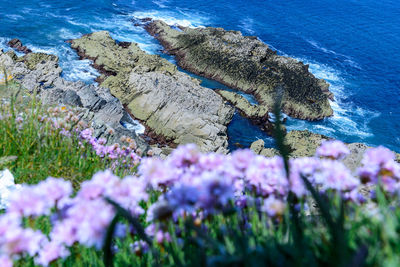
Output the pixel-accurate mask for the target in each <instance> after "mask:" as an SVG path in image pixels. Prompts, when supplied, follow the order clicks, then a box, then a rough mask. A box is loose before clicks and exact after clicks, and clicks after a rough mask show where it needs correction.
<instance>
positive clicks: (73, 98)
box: [0, 50, 149, 152]
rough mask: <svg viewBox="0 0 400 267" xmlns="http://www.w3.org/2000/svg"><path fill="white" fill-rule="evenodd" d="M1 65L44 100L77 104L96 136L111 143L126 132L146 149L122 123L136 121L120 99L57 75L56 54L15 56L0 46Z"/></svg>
mask: <svg viewBox="0 0 400 267" xmlns="http://www.w3.org/2000/svg"><path fill="white" fill-rule="evenodd" d="M2 67H4V68H5V69H6V70H7V72H8V73H9V74H11V75H12V76H13V77H14V79H15V81H17V82H18V83H19V84H20V85H21V86H22V88H24V89H26V90H27V91H29V92H31V93H33V92H35V93H37V95H38V97H39V98H40V99H41V100H42V102H43V103H44V104H49V105H57V104H65V105H70V106H75V107H81V109H80V110H81V115H82V120H84V121H86V122H88V123H89V125H90V126H91V127H92V128H93V129H94V130H95V135H96V136H97V137H105V138H107V139H108V140H109V142H110V143H113V142H117V141H119V139H120V137H122V136H127V137H131V138H133V139H134V140H135V141H136V144H137V146H138V148H140V149H141V150H142V151H143V152H146V151H147V150H148V149H149V146H148V145H147V143H146V142H145V141H144V140H143V139H142V138H141V137H139V136H137V135H136V133H135V132H134V131H133V130H129V129H127V128H125V127H123V126H122V124H127V123H130V124H135V123H136V122H134V121H133V120H132V119H131V118H130V116H129V114H128V113H127V112H126V111H125V109H124V108H123V106H122V104H121V102H120V101H119V100H118V99H117V98H115V97H114V96H113V95H111V93H110V91H109V89H107V88H104V87H98V86H94V85H86V84H84V83H82V82H71V81H66V80H64V79H63V78H61V76H60V75H61V73H62V69H61V68H60V67H59V65H58V58H57V57H56V56H54V55H48V54H43V53H29V54H27V55H25V56H23V57H17V56H16V55H15V53H14V52H13V51H12V50H10V51H7V53H4V52H3V51H2V50H0V68H2ZM107 130H110V131H107Z"/></svg>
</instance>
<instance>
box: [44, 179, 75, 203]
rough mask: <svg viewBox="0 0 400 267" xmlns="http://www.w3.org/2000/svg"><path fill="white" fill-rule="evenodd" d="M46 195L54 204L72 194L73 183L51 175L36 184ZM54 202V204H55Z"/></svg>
mask: <svg viewBox="0 0 400 267" xmlns="http://www.w3.org/2000/svg"><path fill="white" fill-rule="evenodd" d="M36 190H37V191H39V192H42V194H43V195H44V197H45V198H46V199H47V201H48V202H49V203H51V205H52V206H53V205H54V204H55V203H56V202H58V201H61V200H63V199H65V198H68V197H69V196H70V195H71V194H72V184H71V182H69V181H65V180H63V179H59V178H53V177H49V178H47V179H46V180H45V181H42V182H40V183H39V184H38V185H37V186H36ZM53 203H54V204H53Z"/></svg>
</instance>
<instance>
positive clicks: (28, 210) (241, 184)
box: [0, 130, 400, 266]
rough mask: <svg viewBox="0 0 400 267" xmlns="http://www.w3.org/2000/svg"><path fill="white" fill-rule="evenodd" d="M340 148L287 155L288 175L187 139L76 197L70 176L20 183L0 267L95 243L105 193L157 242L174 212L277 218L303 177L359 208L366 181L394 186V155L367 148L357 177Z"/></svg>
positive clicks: (279, 165) (2, 240)
mask: <svg viewBox="0 0 400 267" xmlns="http://www.w3.org/2000/svg"><path fill="white" fill-rule="evenodd" d="M91 136H92V134H91V131H90V130H84V131H82V132H81V134H80V138H82V139H84V140H88V142H91V141H93V139H92V137H91ZM99 141H100V142H102V141H101V140H98V141H96V142H93V146H94V147H95V150H96V149H99V151H100V152H99V153H106V152H104V151H103V150H102V149H103V148H96V146H97V142H99ZM346 153H348V152H347V151H346V150H345V149H344V145H343V144H342V143H338V142H329V143H324V144H323V145H322V148H320V149H319V150H318V152H317V156H316V157H310V158H298V159H290V160H289V173H286V170H285V168H284V161H283V159H282V158H281V157H278V156H276V157H272V158H265V157H263V156H259V155H256V154H254V153H253V152H252V151H250V150H239V151H235V152H234V153H232V154H230V155H221V154H215V153H201V152H199V150H198V149H197V147H196V146H195V145H185V146H180V147H179V148H177V149H176V150H174V151H173V152H172V154H171V155H170V156H169V157H168V158H167V159H165V160H162V159H160V158H156V157H153V158H144V159H142V162H141V164H140V165H139V168H138V174H137V176H128V177H125V178H124V179H120V178H119V177H116V176H115V175H113V174H112V172H111V171H105V172H99V173H97V174H95V175H94V176H93V178H92V179H91V180H90V181H85V182H83V183H82V184H81V188H80V190H79V191H78V192H77V193H76V194H73V192H72V187H71V184H70V183H69V182H66V181H64V180H62V179H56V178H48V179H47V180H45V181H43V182H41V183H39V184H37V185H34V186H24V187H23V188H22V189H21V190H20V191H18V192H17V193H16V194H14V195H13V197H12V198H11V199H10V205H9V207H8V209H7V210H6V213H5V214H3V215H1V216H0V263H1V264H3V265H2V266H7V264H8V266H11V264H12V261H13V260H18V259H19V258H21V257H25V256H30V257H33V258H34V260H35V263H36V264H40V265H44V266H46V265H48V264H49V263H51V262H53V261H54V260H56V259H59V258H65V257H67V256H68V255H69V247H71V246H72V245H74V244H80V245H84V246H87V247H95V248H98V249H99V248H101V246H102V244H103V241H104V237H105V234H106V232H107V228H108V226H109V225H110V223H111V221H112V220H113V218H114V217H115V215H116V210H115V208H114V207H113V206H112V205H110V204H109V203H108V202H107V201H106V199H107V198H108V199H111V200H113V201H115V202H116V203H118V204H119V205H120V206H122V207H123V208H124V209H126V210H127V211H128V212H130V213H131V214H132V215H133V216H136V217H138V216H140V215H143V216H145V218H146V221H147V224H148V225H147V228H146V233H147V235H149V236H152V237H153V238H154V239H155V240H156V242H158V243H160V244H161V243H163V242H171V240H172V237H171V235H170V232H169V231H168V223H166V222H177V221H178V220H179V218H191V219H193V222H194V223H199V222H200V223H201V221H203V220H206V219H207V218H209V217H211V216H214V215H216V214H220V213H221V212H225V211H227V210H231V208H235V209H237V210H241V211H246V210H250V209H247V207H250V206H251V207H256V209H258V212H261V213H264V214H265V216H266V217H270V218H271V219H274V220H276V221H279V219H280V218H282V216H283V214H284V213H285V211H286V203H287V197H288V195H289V193H290V192H292V193H293V194H294V196H295V200H296V201H297V202H298V203H303V204H305V203H306V200H307V197H308V196H309V193H308V191H307V190H306V186H305V184H304V179H307V180H308V181H310V183H311V184H312V185H314V186H315V187H316V188H318V189H319V190H320V191H321V192H322V193H337V194H339V195H341V196H342V197H343V198H344V199H345V200H347V201H352V202H356V203H360V204H362V203H364V201H365V200H364V199H362V197H361V194H360V192H361V188H362V186H363V185H364V184H369V185H376V184H378V183H381V184H382V186H383V189H384V190H385V191H386V192H388V193H391V194H394V193H398V192H399V188H400V183H399V181H400V165H399V164H398V163H397V162H395V160H394V154H393V153H392V152H390V151H389V150H387V149H385V148H382V147H378V148H373V149H368V150H367V151H366V153H365V155H364V158H363V160H362V166H361V168H360V169H359V170H358V172H357V174H359V175H357V174H353V173H351V172H350V170H349V169H347V168H346V166H345V165H344V164H343V163H342V162H341V161H339V160H337V159H339V158H343V157H344V155H345V154H346ZM105 155H106V154H105ZM150 195H151V196H152V197H151V198H150ZM156 196H158V198H157V199H154V197H156ZM145 203H146V204H145ZM144 207H146V208H144ZM38 216H49V218H50V221H51V224H52V227H51V231H50V233H49V234H48V235H45V234H43V233H42V232H40V231H38V230H33V228H29V227H28V226H27V225H26V221H28V222H29V221H30V220H31V219H34V218H37V217H38ZM27 219H28V220H27ZM119 228H120V229H119V230H115V235H116V236H119V237H121V236H124V233H126V232H127V228H126V227H125V228H124V227H122V226H121V227H119ZM147 250H148V247H147V244H146V243H144V242H143V241H140V240H136V241H135V242H134V243H133V244H132V251H133V252H134V253H135V254H137V255H140V254H141V253H144V252H145V251H147Z"/></svg>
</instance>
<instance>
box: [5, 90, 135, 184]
mask: <svg viewBox="0 0 400 267" xmlns="http://www.w3.org/2000/svg"><path fill="white" fill-rule="evenodd" d="M0 98H1V99H2V101H1V102H0V108H1V110H0V115H1V116H2V117H3V119H1V120H0V168H8V169H10V171H11V172H12V173H13V175H14V177H15V179H16V183H28V184H34V183H37V182H39V181H41V180H44V179H45V178H47V177H49V176H52V177H63V178H65V179H67V180H70V181H71V182H72V183H73V185H74V187H79V184H80V183H81V182H82V181H84V180H87V179H90V178H91V177H92V176H93V174H94V173H96V172H97V171H99V170H104V169H106V168H107V167H109V165H108V162H107V161H106V160H104V159H103V158H100V157H99V156H97V155H96V154H95V153H94V151H93V150H92V148H91V147H90V146H89V145H86V144H83V145H82V144H79V140H78V138H77V137H76V136H73V137H66V136H64V135H62V134H61V133H60V130H55V129H54V127H52V122H51V121H42V120H43V118H52V117H53V118H54V116H55V115H54V112H49V111H48V108H49V107H48V106H43V105H42V104H41V103H40V102H38V101H36V97H35V96H32V95H29V94H28V93H27V92H24V90H23V89H22V88H21V87H20V86H19V85H18V84H16V83H9V84H8V85H0ZM63 109H64V108H63ZM64 110H65V112H67V111H68V110H69V109H67V108H65V109H64ZM58 115H59V117H60V119H62V116H63V115H64V114H63V112H62V110H61V112H60V113H59V114H58ZM21 120H22V121H21ZM129 171H131V170H118V169H117V170H116V173H117V174H120V175H121V174H122V173H126V172H129Z"/></svg>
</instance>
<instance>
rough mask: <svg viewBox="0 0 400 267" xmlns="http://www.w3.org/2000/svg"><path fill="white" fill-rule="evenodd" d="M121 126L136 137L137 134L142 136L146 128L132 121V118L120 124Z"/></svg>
mask: <svg viewBox="0 0 400 267" xmlns="http://www.w3.org/2000/svg"><path fill="white" fill-rule="evenodd" d="M121 124H122V126H124V127H125V128H126V129H128V130H130V131H134V132H135V133H136V134H137V135H139V134H144V132H145V130H146V128H145V127H144V126H143V125H142V124H140V122H139V121H137V120H134V119H132V118H130V121H129V122H127V121H123V122H121Z"/></svg>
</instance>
